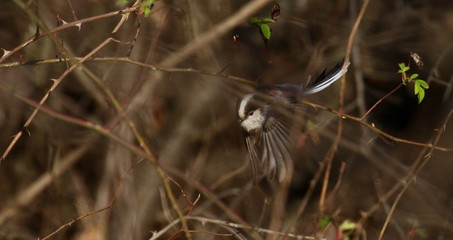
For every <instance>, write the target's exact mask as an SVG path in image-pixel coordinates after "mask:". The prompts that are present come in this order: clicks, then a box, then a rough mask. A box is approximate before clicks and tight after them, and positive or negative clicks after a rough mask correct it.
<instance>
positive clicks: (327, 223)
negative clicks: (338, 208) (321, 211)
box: [319, 217, 332, 228]
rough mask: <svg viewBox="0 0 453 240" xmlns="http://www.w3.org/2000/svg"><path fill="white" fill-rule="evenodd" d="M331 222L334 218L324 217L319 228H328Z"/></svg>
mask: <svg viewBox="0 0 453 240" xmlns="http://www.w3.org/2000/svg"><path fill="white" fill-rule="evenodd" d="M331 221H332V218H330V217H323V218H322V219H321V222H319V226H320V227H321V228H325V227H327V225H329V223H330V222H331Z"/></svg>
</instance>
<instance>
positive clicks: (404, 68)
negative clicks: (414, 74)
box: [398, 63, 410, 73]
mask: <svg viewBox="0 0 453 240" xmlns="http://www.w3.org/2000/svg"><path fill="white" fill-rule="evenodd" d="M398 66H399V68H400V70H398V73H405V72H407V71H409V69H410V67H409V66H406V64H405V63H400V64H398Z"/></svg>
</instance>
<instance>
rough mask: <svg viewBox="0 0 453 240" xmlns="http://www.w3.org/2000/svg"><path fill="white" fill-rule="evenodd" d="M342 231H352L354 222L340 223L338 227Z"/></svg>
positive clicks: (354, 226)
mask: <svg viewBox="0 0 453 240" xmlns="http://www.w3.org/2000/svg"><path fill="white" fill-rule="evenodd" d="M339 228H340V229H341V230H342V231H348V230H353V229H355V228H356V224H355V222H351V221H349V220H345V221H344V222H342V223H341V225H340V227H339Z"/></svg>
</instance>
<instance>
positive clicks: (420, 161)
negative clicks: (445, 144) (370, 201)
mask: <svg viewBox="0 0 453 240" xmlns="http://www.w3.org/2000/svg"><path fill="white" fill-rule="evenodd" d="M452 115H453V108H452V109H450V112H449V113H448V114H447V116H446V117H445V119H444V121H443V123H442V125H441V126H440V128H439V130H438V131H437V134H436V135H435V137H434V141H433V143H432V145H431V146H430V147H426V148H424V149H423V150H422V151H420V153H419V155H418V158H417V160H416V161H415V162H414V164H413V165H412V168H411V170H410V171H409V173H408V174H407V176H406V177H405V179H404V181H402V182H404V185H403V187H402V189H401V190H400V192H399V193H398V195H397V197H396V199H395V200H394V201H393V204H392V207H391V208H390V211H389V213H388V215H387V217H386V219H385V222H384V225H383V226H382V228H381V231H380V232H379V236H378V238H377V239H378V240H381V239H382V238H383V236H384V233H385V230H386V229H387V226H388V224H389V223H390V220H391V218H392V216H393V213H394V212H395V209H396V206H397V205H398V203H399V202H400V200H401V198H402V196H403V194H404V193H405V192H406V190H407V189H408V188H409V186H410V184H411V183H412V182H414V181H415V178H416V177H417V175H418V173H419V172H420V171H421V170H422V169H423V167H424V166H425V165H426V164H427V163H428V162H429V161H430V160H431V158H432V156H433V155H432V153H433V152H434V146H435V145H437V143H438V142H439V140H440V137H441V136H442V133H444V132H445V126H446V125H447V122H448V121H449V120H450V118H451V117H452ZM428 149H429V151H428V153H427V154H426V153H425V152H426V151H425V150H428Z"/></svg>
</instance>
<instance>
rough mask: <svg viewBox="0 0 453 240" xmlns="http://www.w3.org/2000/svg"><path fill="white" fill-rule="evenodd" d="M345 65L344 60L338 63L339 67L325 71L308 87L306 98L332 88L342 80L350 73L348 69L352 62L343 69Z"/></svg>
mask: <svg viewBox="0 0 453 240" xmlns="http://www.w3.org/2000/svg"><path fill="white" fill-rule="evenodd" d="M343 63H344V59H343V60H342V61H341V62H339V63H337V65H335V67H333V68H332V69H330V70H329V71H328V72H327V71H326V70H324V71H323V72H322V73H321V74H319V76H318V78H317V79H316V80H315V81H314V82H313V83H311V84H310V85H309V86H307V88H306V90H305V91H304V93H303V95H304V96H306V95H310V94H313V93H317V92H319V91H322V90H324V89H325V88H327V87H328V86H330V84H332V83H334V82H335V81H337V80H338V79H340V78H341V77H342V76H343V75H344V74H345V73H346V72H347V71H348V67H349V64H350V62H348V63H347V64H346V65H345V66H344V67H343V65H344V64H343Z"/></svg>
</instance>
